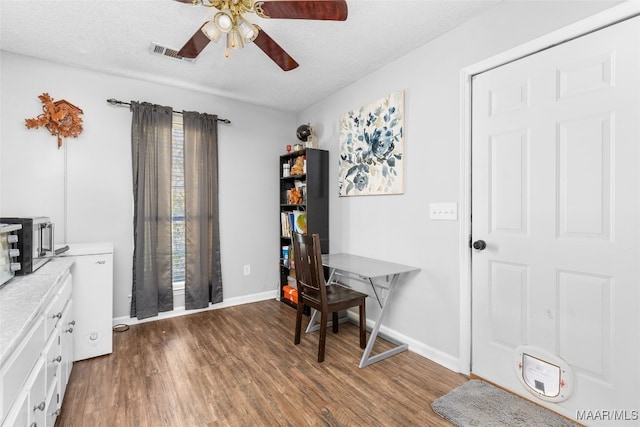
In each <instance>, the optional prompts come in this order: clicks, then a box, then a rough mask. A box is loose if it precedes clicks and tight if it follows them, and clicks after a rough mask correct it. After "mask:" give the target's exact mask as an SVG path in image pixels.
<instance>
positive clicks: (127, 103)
mask: <svg viewBox="0 0 640 427" xmlns="http://www.w3.org/2000/svg"><path fill="white" fill-rule="evenodd" d="M107 102H108V103H109V104H111V105H126V106H129V107H130V106H131V103H130V102H124V101H118V100H117V99H114V98H109V99H107ZM174 113H175V114H182V111H174ZM217 120H218V121H219V122H222V123H224V124H226V125H230V124H231V120H229V119H220V118H218V119H217Z"/></svg>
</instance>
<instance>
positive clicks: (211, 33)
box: [201, 21, 223, 43]
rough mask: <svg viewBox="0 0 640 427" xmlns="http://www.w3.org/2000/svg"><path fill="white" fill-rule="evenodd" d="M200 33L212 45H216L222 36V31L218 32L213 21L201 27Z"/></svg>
mask: <svg viewBox="0 0 640 427" xmlns="http://www.w3.org/2000/svg"><path fill="white" fill-rule="evenodd" d="M201 31H202V32H203V33H204V35H205V36H207V38H208V39H209V40H211V41H212V42H214V43H217V41H218V40H220V37H221V36H222V34H223V33H222V31H220V29H219V28H218V26H217V25H216V23H215V22H213V21H209V22H207V23H206V24H204V25H203V26H202V30H201Z"/></svg>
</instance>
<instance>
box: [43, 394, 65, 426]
mask: <svg viewBox="0 0 640 427" xmlns="http://www.w3.org/2000/svg"><path fill="white" fill-rule="evenodd" d="M59 396H60V395H59V393H58V385H57V384H53V385H52V387H51V388H49V392H48V393H47V409H46V419H45V420H44V425H45V427H53V426H54V425H55V423H56V418H58V414H59V413H60V406H62V404H61V403H62V402H58V400H59V399H58V397H59Z"/></svg>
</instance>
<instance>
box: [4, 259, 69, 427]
mask: <svg viewBox="0 0 640 427" xmlns="http://www.w3.org/2000/svg"><path fill="white" fill-rule="evenodd" d="M61 264H62V265H61V266H60V265H59V266H56V265H55V263H54V262H53V261H51V262H49V263H48V265H46V266H44V267H42V268H41V269H39V270H38V272H36V273H33V274H30V275H27V276H23V277H21V278H20V280H18V281H16V282H15V285H14V283H12V284H11V285H14V286H13V289H12V288H10V289H8V292H7V293H5V294H3V295H1V296H0V297H1V298H0V300H1V299H2V298H6V300H7V301H9V300H12V299H14V298H13V297H12V295H11V293H12V292H18V293H20V292H25V291H28V290H32V289H33V290H35V289H41V288H42V289H47V290H43V291H42V292H41V293H40V294H39V295H40V296H39V297H38V298H36V299H37V300H38V301H39V303H38V304H36V305H34V311H33V312H32V313H33V314H31V315H30V316H28V319H29V320H27V324H26V326H25V327H26V328H27V333H26V334H25V333H18V334H16V338H15V340H12V342H11V346H10V350H9V352H8V353H5V354H3V358H2V359H1V360H2V364H1V365H0V367H1V368H0V421H2V423H1V424H2V427H5V426H6V427H8V426H45V427H46V426H51V427H53V426H54V424H55V420H56V417H57V416H58V414H59V412H60V407H61V406H62V397H63V395H64V391H65V389H66V386H67V382H68V379H69V374H70V373H71V368H72V366H73V338H72V334H73V323H74V321H75V316H74V313H73V309H74V304H73V301H72V299H71V294H72V288H73V285H72V276H71V274H70V265H71V264H70V262H69V261H65V262H62V263H61ZM14 280H15V279H14ZM47 283H48V284H49V285H48V286H47V285H46V284H47ZM5 290H7V289H5ZM5 290H3V291H5ZM0 302H1V301H0ZM11 308H12V307H6V308H5V307H3V311H4V310H5V309H6V310H7V312H9V311H12V310H11ZM15 312H16V313H19V311H15ZM6 314H7V316H8V315H10V314H11V313H6ZM13 314H15V313H13ZM18 330H19V329H18ZM14 343H15V345H14Z"/></svg>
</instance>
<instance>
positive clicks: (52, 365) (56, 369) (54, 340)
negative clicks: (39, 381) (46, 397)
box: [42, 333, 62, 390]
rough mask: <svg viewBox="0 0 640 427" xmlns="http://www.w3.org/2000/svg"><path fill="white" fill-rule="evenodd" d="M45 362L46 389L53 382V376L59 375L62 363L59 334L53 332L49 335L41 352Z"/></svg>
mask: <svg viewBox="0 0 640 427" xmlns="http://www.w3.org/2000/svg"><path fill="white" fill-rule="evenodd" d="M42 355H43V357H44V360H45V363H46V368H45V369H46V370H47V373H46V379H45V385H46V388H47V390H48V389H49V386H50V385H51V384H52V383H53V382H54V379H55V377H56V376H57V377H59V376H60V365H61V363H62V352H61V347H60V335H59V334H58V333H54V334H52V335H51V336H50V337H49V341H47V345H46V346H45V348H44V351H43V352H42Z"/></svg>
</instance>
